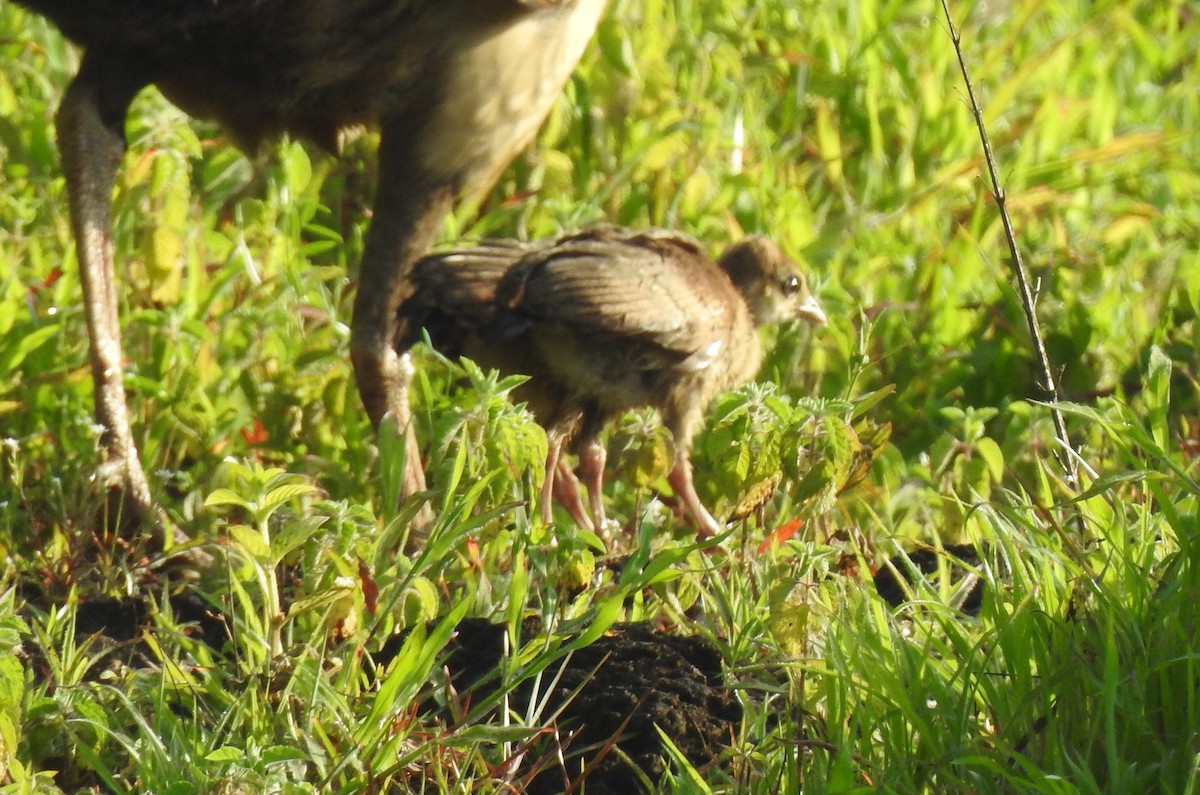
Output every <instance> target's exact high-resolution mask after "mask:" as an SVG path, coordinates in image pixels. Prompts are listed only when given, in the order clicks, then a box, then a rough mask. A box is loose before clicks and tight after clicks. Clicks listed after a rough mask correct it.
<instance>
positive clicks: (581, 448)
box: [401, 227, 825, 537]
mask: <svg viewBox="0 0 1200 795" xmlns="http://www.w3.org/2000/svg"><path fill="white" fill-rule="evenodd" d="M502 246H503V247H508V248H507V249H506V250H507V251H509V252H510V253H512V254H514V255H516V254H518V253H519V258H518V259H516V260H515V262H514V264H512V266H511V267H510V268H508V269H507V270H506V272H505V273H504V275H503V276H502V277H501V278H500V280H499V282H498V284H497V285H496V288H495V299H494V306H493V309H492V312H491V314H492V315H493V317H492V319H490V320H488V321H481V320H479V319H478V318H479V317H481V315H472V317H471V319H464V320H463V321H462V322H460V323H453V322H452V323H449V324H448V325H447V323H446V321H445V314H446V310H445V309H442V310H433V311H429V310H428V309H427V308H428V307H430V306H431V305H433V304H435V303H436V302H437V301H438V299H439V298H456V299H457V298H458V297H459V296H460V295H461V294H463V292H464V288H462V287H461V286H457V287H453V286H451V285H452V284H454V283H455V278H454V277H453V276H452V275H451V274H450V273H449V272H447V273H444V274H443V276H444V278H442V277H438V278H432V276H431V274H432V273H433V272H434V271H438V270H445V271H449V270H451V269H453V268H454V265H453V264H452V262H453V261H454V260H456V259H460V258H463V257H467V258H472V257H473V255H472V253H471V252H473V251H474V250H467V251H465V252H464V251H457V252H450V253H447V254H442V255H435V256H433V257H428V258H426V259H425V260H423V261H422V263H420V264H419V265H418V266H417V269H416V271H415V272H414V279H415V280H416V281H417V284H416V287H415V290H416V295H414V297H413V299H412V301H417V296H420V295H422V293H425V295H426V297H425V298H423V299H422V300H421V301H418V302H417V305H418V306H420V307H425V309H420V310H416V311H412V312H410V313H409V316H408V320H409V321H415V322H416V323H420V324H424V325H425V327H426V328H427V329H429V328H431V327H432V328H435V329H440V330H439V335H440V336H442V337H443V341H444V342H445V343H450V344H451V346H452V348H453V351H452V352H454V353H462V354H465V355H467V356H470V357H471V358H473V359H475V360H476V361H477V362H479V363H480V364H481V365H482V366H484V367H493V368H496V369H498V370H500V371H502V372H505V373H523V374H526V375H529V376H530V380H529V381H528V382H527V383H526V384H525V385H523V387H522V388H521V389H520V390H519V391H518V392H517V395H516V397H517V398H518V399H523V400H526V401H528V403H529V406H530V408H531V410H532V411H533V412H534V415H535V416H536V417H537V418H538V421H539V423H541V424H542V425H543V427H545V428H546V430H547V435H548V439H549V451H548V455H547V462H546V480H545V484H544V486H543V491H542V513H543V517H544V518H545V519H546V520H547V521H549V518H550V517H549V514H550V499H549V498H550V496H551V494H552V493H555V492H556V490H557V489H560V488H561V487H559V486H557V485H556V481H558V480H559V479H561V478H562V477H563V473H564V471H566V472H569V470H567V469H566V467H564V466H562V464H561V462H560V458H561V452H562V448H563V445H564V443H565V442H566V440H567V439H568V438H570V436H571V435H572V434H573V433H575V434H576V444H575V447H576V450H577V451H578V454H579V462H580V474H581V475H582V477H583V479H584V482H585V484H586V485H587V488H588V492H589V498H590V507H591V514H592V517H593V520H594V523H595V526H596V527H597V528H601V527H603V524H604V506H603V502H602V499H601V494H602V485H603V475H604V463H605V450H604V448H603V446H602V445H601V444H600V442H599V434H600V431H601V429H602V428H603V427H604V425H605V423H606V422H607V421H608V420H609V419H611V418H613V417H615V416H618V415H620V414H622V413H624V412H625V411H628V410H630V409H634V408H641V407H647V406H648V407H652V408H654V409H656V410H657V411H658V412H659V414H660V415H661V417H662V421H663V424H664V425H665V426H666V427H667V429H668V430H670V431H671V434H672V436H673V438H674V441H675V460H674V465H673V467H672V470H671V473H670V475H669V476H668V482H669V483H670V484H671V487H672V489H674V490H675V493H676V495H677V497H678V498H679V500H680V502H681V503H682V505H683V508H684V510H685V511H686V513H687V515H688V516H689V517H690V518H691V520H692V521H693V522H694V523H695V524H696V526H697V529H698V532H699V534H700V535H701V536H702V537H707V536H711V535H714V534H715V533H717V532H719V530H720V527H721V526H720V525H719V524H718V523H717V521H716V519H714V518H713V517H712V515H711V514H710V513H709V512H708V511H707V510H706V509H705V507H704V506H703V505H702V504H701V502H700V499H699V497H698V496H697V495H696V491H695V488H694V486H693V483H692V467H691V461H690V458H689V452H690V450H691V443H692V438H693V437H694V436H695V434H696V432H697V431H698V430H699V428H700V426H701V423H702V421H703V416H704V410H705V408H706V407H707V405H708V403H709V401H711V400H712V398H713V397H715V396H716V395H718V394H720V393H721V392H723V391H726V390H728V389H731V388H733V387H735V386H738V385H740V384H742V383H745V382H746V381H748V380H750V379H751V378H752V377H753V376H754V375H755V373H756V372H757V370H758V366H759V363H760V360H761V349H760V346H759V340H758V333H757V329H758V327H759V326H764V325H770V324H774V323H781V322H784V321H787V320H792V319H796V318H802V319H805V320H808V321H810V322H812V323H816V324H818V325H820V324H824V323H825V315H824V313H823V312H822V311H821V308H820V306H819V305H818V304H817V302H816V300H815V299H814V298H813V296H812V294H811V293H810V292H809V290H808V286H807V284H806V283H805V280H804V276H803V274H802V273H801V272H800V270H799V268H798V267H797V265H796V264H795V263H794V262H792V261H791V260H790V259H788V258H787V257H786V256H785V255H784V254H783V252H782V251H780V249H779V248H778V247H777V246H776V245H775V244H774V243H772V242H771V241H770V240H768V239H766V238H764V237H757V236H756V237H750V238H747V239H746V240H744V241H742V242H740V243H737V244H735V245H733V246H732V247H730V248H729V249H728V250H727V251H726V252H725V253H724V254H723V255H722V256H721V258H720V259H719V260H718V261H717V262H713V261H712V260H710V259H709V258H708V257H706V256H705V255H704V254H703V253H702V251H701V249H700V247H699V245H698V244H697V243H696V242H695V241H694V240H692V239H690V238H688V237H685V236H683V235H678V234H674V233H671V232H666V231H663V230H650V231H644V232H634V231H629V230H623V229H617V228H613V227H603V228H600V229H596V230H592V231H589V232H584V233H581V234H577V235H571V236H568V237H564V238H560V239H559V240H556V241H553V242H550V243H547V244H543V245H537V246H535V247H534V248H532V249H528V248H527V246H528V244H515V245H514V244H502ZM481 248H482V249H484V253H483V254H482V256H483V258H484V259H485V260H487V259H489V258H490V259H492V260H493V261H494V260H496V259H498V255H499V253H500V252H501V251H502V250H505V249H503V248H501V247H496V246H494V245H493V244H488V245H486V246H483V247H481ZM522 249H524V250H522ZM448 263H450V264H448ZM478 265H479V263H478V262H473V267H472V271H473V272H476V273H478V272H479V271H481V270H484V269H482V268H479V267H478ZM497 267H498V265H497ZM427 269H428V274H426V276H425V277H424V278H423V277H422V276H421V274H422V273H423V272H425V271H426V270H427ZM425 284H437V285H439V286H438V287H436V288H433V287H425V286H424V285H425ZM467 291H471V290H469V289H468V290H467ZM474 294H475V297H481V294H480V293H479V291H474ZM412 301H410V303H412ZM450 303H451V302H447V303H444V304H442V305H441V306H443V307H449V305H450ZM406 306H407V305H406ZM404 311H405V310H404V308H402V315H403V314H404ZM486 314H488V313H487V312H486V311H485V312H483V313H482V315H486ZM422 315H423V317H422ZM439 323H440V324H441V325H440V326H439V325H438V324H439ZM404 325H405V322H404V321H403V320H402V322H401V326H402V327H403V326H404ZM448 327H449V328H451V329H452V332H450V333H448V332H447V330H446V329H447V328H448ZM450 338H453V339H450ZM409 339H411V332H409ZM430 339H431V341H432V342H433V343H434V345H435V346H437V345H439V344H440V342H439V339H438V338H437V337H435V335H434V332H433V331H430ZM403 341H404V340H403V339H402V340H401V342H402V343H403ZM410 344H411V342H410ZM556 473H557V474H558V477H557V478H556V477H555V475H556ZM558 493H559V495H560V497H561V496H562V492H561V491H559V492H558ZM568 507H570V506H568ZM571 512H572V514H574V513H575V510H572V511H571ZM576 518H578V517H576Z"/></svg>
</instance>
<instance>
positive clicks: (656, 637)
mask: <svg viewBox="0 0 1200 795" xmlns="http://www.w3.org/2000/svg"><path fill="white" fill-rule="evenodd" d="M524 629H525V632H526V633H528V634H529V635H533V634H536V625H533V624H529V625H526V627H525V628H524ZM504 634H505V628H504V627H503V626H497V625H495V624H491V623H489V622H487V621H484V620H481V619H468V620H466V621H463V622H462V623H461V624H459V626H458V629H457V631H456V632H455V635H454V638H453V639H452V640H451V642H450V644H449V645H448V647H447V649H446V654H447V656H446V659H445V668H446V670H447V671H448V672H449V676H450V684H451V685H452V687H453V690H454V691H455V692H456V693H457V695H458V700H459V702H460V703H469V702H470V700H471V699H474V700H475V702H476V703H478V702H479V700H481V699H486V698H487V697H488V696H489V695H491V694H492V693H493V692H494V690H495V688H496V682H495V677H494V676H491V675H492V674H494V672H495V671H496V669H497V666H498V664H499V662H500V658H501V655H502V653H503V641H504ZM398 640H399V639H394V641H398ZM398 648H399V646H398V642H393V643H389V644H388V646H387V647H385V649H384V650H383V651H382V652H381V656H382V657H383V658H386V657H387V656H388V654H389V652H390V653H394V652H395V650H396V649H398ZM564 661H565V662H564V663H563V664H562V665H561V673H560V664H559V663H554V664H552V665H551V666H550V667H549V668H547V669H546V672H545V673H544V674H543V676H542V677H541V680H542V690H541V691H538V692H535V691H534V683H533V681H529V680H527V681H525V682H522V683H520V684H519V685H518V686H517V687H516V689H515V690H514V691H513V692H512V693H510V696H509V700H510V703H511V704H512V705H513V708H514V709H515V710H516V711H518V712H520V711H521V710H522V709H523V707H524V705H525V704H528V703H530V700H531V699H536V700H537V701H539V702H540V700H541V699H543V698H545V699H546V702H547V703H546V706H545V708H544V709H543V710H542V713H541V714H542V715H543V716H545V718H546V719H547V721H548V725H547V728H548V729H550V731H547V732H546V734H545V736H544V738H543V741H541V742H535V743H534V744H533V746H532V747H531V748H530V749H529V750H528V752H527V753H526V755H525V766H524V767H523V768H522V770H521V772H520V773H518V775H517V778H516V781H515V782H514V784H515V785H516V786H517V787H518V790H519V791H524V792H528V793H533V795H541V794H543V793H545V794H547V795H548V794H549V793H559V792H577V791H579V790H580V787H581V786H586V791H587V793H588V794H589V795H610V794H611V795H630V794H631V793H637V792H641V791H642V790H643V788H642V786H641V784H640V778H639V776H638V773H637V772H636V771H635V770H634V766H636V767H637V768H638V769H640V771H641V773H642V774H644V776H645V777H646V778H648V779H649V780H650V781H651V782H657V781H658V780H659V779H660V778H661V777H662V774H663V773H664V772H665V771H666V769H667V761H666V753H665V750H664V748H663V744H662V741H661V739H660V735H659V733H658V731H656V729H655V727H656V726H657V727H658V728H659V729H661V730H662V731H663V733H664V734H665V735H666V736H667V737H669V738H671V742H672V743H674V744H675V746H676V747H677V748H678V749H679V751H680V753H682V754H683V755H684V756H685V757H686V758H687V759H688V761H689V762H691V764H692V765H693V766H695V767H696V768H697V769H700V770H704V769H705V768H708V767H711V766H712V765H714V764H717V763H718V761H719V758H720V754H721V751H722V749H724V748H726V747H728V746H729V744H730V742H731V740H732V736H733V733H734V732H735V731H736V726H737V724H738V722H739V721H740V720H741V715H742V708H741V704H740V703H739V702H738V700H737V697H736V696H735V694H734V692H733V691H732V690H731V689H730V688H728V687H727V686H726V685H725V684H724V683H723V681H722V674H721V658H720V655H719V654H718V653H717V650H716V649H715V648H713V647H712V645H711V644H709V643H708V642H707V641H705V640H703V639H701V638H698V637H693V636H680V635H671V634H668V633H665V632H661V631H658V630H656V629H655V628H654V627H653V626H652V625H651V624H647V623H638V624H618V625H616V626H614V627H613V628H612V629H611V630H610V631H609V632H608V633H607V634H606V635H605V636H603V637H601V638H599V639H598V640H596V641H595V642H593V643H591V644H589V645H587V646H585V647H583V648H580V649H578V650H576V651H575V652H574V653H573V654H571V655H570V656H569V657H565V658H564ZM556 676H557V677H558V678H557V680H555V677H556ZM550 682H553V686H552V690H551V691H550V692H549V694H547V693H546V688H548V687H550V685H549V684H548V683H550ZM425 707H426V709H435V710H437V709H440V708H438V707H436V706H435V705H434V704H433V703H432V701H431V702H428V703H426V704H425ZM560 709H561V712H559V710H560ZM441 711H442V712H444V711H445V710H441ZM554 716H557V717H554ZM559 751H561V757H562V759H565V764H564V762H563V761H561V760H560V756H559Z"/></svg>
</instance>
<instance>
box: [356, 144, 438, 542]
mask: <svg viewBox="0 0 1200 795" xmlns="http://www.w3.org/2000/svg"><path fill="white" fill-rule="evenodd" d="M389 133H394V131H391V130H389V129H388V127H387V126H385V127H384V130H383V135H382V136H381V140H380V145H379V165H378V171H379V188H378V191H377V193H376V195H375V204H374V211H373V218H372V222H371V228H370V230H369V231H368V232H367V239H366V245H365V247H364V249H363V258H362V266H361V270H360V272H359V280H358V291H357V294H356V295H355V299H354V317H353V319H352V321H351V329H350V357H351V361H352V362H353V364H354V376H355V379H356V380H357V382H358V390H359V394H361V395H362V401H363V406H364V407H365V408H366V411H367V416H368V417H370V419H371V424H372V425H373V426H374V427H376V428H378V427H379V425H380V423H382V422H383V419H384V417H385V416H387V415H389V414H390V415H391V416H392V417H393V418H394V419H395V420H396V423H397V425H398V426H399V428H400V430H401V432H402V433H403V434H404V437H405V447H406V450H407V456H406V467H405V473H404V483H403V488H402V494H403V495H404V496H405V497H411V496H413V495H415V494H419V493H421V492H423V491H425V470H424V467H423V466H422V464H421V449H420V445H419V444H418V442H417V436H416V430H415V428H414V427H413V423H412V409H411V408H410V406H409V402H408V387H409V384H410V383H411V382H412V373H413V367H412V361H411V359H410V357H409V355H408V353H404V354H398V353H396V349H395V341H396V340H395V337H396V326H397V319H396V317H397V310H398V308H399V306H400V303H401V302H402V301H403V300H404V298H405V297H407V293H408V292H409V291H410V290H411V285H410V284H409V281H408V276H409V271H410V269H411V267H412V265H413V263H415V262H416V261H417V260H418V259H419V258H420V257H421V255H423V254H424V253H425V252H426V251H428V250H429V248H430V247H432V245H433V243H434V241H435V240H436V238H437V233H438V230H439V229H440V224H441V221H442V219H443V218H444V217H445V216H446V214H447V213H449V212H450V210H451V209H452V208H453V204H454V198H455V194H456V191H455V190H454V187H453V186H452V185H451V184H448V183H445V182H443V183H441V184H439V183H438V182H437V181H436V180H434V179H433V178H432V177H430V176H428V175H423V174H414V173H413V172H412V169H411V167H410V166H409V164H408V163H407V162H406V160H405V158H404V150H405V145H406V141H407V139H406V137H405V136H404V135H401V134H389ZM431 519H432V513H431V512H430V510H429V509H428V507H426V508H425V509H423V510H422V512H421V513H420V514H418V516H417V525H418V529H424V528H426V527H427V526H428V524H429V523H430V521H431ZM412 541H413V542H414V543H418V542H419V541H420V539H419V538H414V539H412Z"/></svg>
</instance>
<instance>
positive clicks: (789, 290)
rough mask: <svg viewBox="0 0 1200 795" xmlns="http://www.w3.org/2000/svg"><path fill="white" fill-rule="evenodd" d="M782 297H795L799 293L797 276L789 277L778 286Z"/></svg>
mask: <svg viewBox="0 0 1200 795" xmlns="http://www.w3.org/2000/svg"><path fill="white" fill-rule="evenodd" d="M780 289H782V290H783V294H784V295H795V294H796V293H798V292H800V279H799V277H797V276H789V277H787V278H786V279H784V280H783V283H782V284H781V285H780Z"/></svg>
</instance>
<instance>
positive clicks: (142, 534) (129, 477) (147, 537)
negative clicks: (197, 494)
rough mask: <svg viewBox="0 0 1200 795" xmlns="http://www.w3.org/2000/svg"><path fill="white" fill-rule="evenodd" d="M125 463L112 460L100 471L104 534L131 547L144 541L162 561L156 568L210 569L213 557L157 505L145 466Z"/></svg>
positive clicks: (98, 476)
mask: <svg viewBox="0 0 1200 795" xmlns="http://www.w3.org/2000/svg"><path fill="white" fill-rule="evenodd" d="M123 464H125V462H123V461H119V460H118V461H113V460H111V459H110V460H109V461H107V462H105V463H104V464H101V465H100V466H99V467H98V468H97V470H96V475H95V482H96V484H97V486H98V487H99V488H100V489H103V496H104V504H103V508H102V512H101V515H100V517H99V522H98V524H99V527H100V528H101V531H102V533H103V534H105V535H107V536H110V537H113V538H119V539H123V540H124V541H126V542H127V543H129V544H131V545H136V544H138V543H139V541H140V543H142V544H144V545H145V547H146V548H148V549H150V550H153V551H154V554H155V556H156V557H157V558H158V559H159V561H160V563H159V564H158V565H156V566H155V568H158V567H159V566H163V565H165V566H170V567H176V566H184V567H190V568H193V569H196V570H204V569H208V568H210V567H211V566H212V564H213V556H212V555H211V554H210V553H209V552H207V551H205V550H204V549H202V548H200V547H199V546H197V545H196V542H195V540H194V539H192V538H189V537H188V535H187V534H186V533H184V532H183V530H182V529H181V528H180V527H178V526H177V525H175V524H174V523H172V522H171V521H170V520H169V519H168V518H167V515H166V513H165V512H164V511H163V510H162V508H161V507H159V505H158V504H157V503H155V502H154V500H153V498H152V497H151V496H150V487H149V485H148V484H147V482H146V476H145V473H143V472H142V468H141V466H140V465H137V466H136V467H129V466H123Z"/></svg>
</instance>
